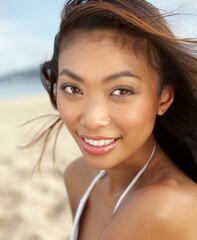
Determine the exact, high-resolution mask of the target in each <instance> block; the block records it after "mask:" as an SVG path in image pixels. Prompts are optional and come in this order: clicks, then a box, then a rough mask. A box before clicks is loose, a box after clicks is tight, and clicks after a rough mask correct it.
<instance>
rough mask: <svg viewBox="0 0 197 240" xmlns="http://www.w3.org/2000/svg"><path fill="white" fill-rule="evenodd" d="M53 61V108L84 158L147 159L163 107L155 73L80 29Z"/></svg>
mask: <svg viewBox="0 0 197 240" xmlns="http://www.w3.org/2000/svg"><path fill="white" fill-rule="evenodd" d="M111 35H112V34H111ZM58 60H59V66H58V67H59V69H58V72H59V77H58V91H57V105H58V110H59V113H60V116H61V118H62V120H63V121H64V122H65V124H66V126H67V128H68V130H69V131H70V133H71V134H72V136H73V138H74V139H75V141H76V142H77V144H78V146H79V148H80V149H81V151H82V154H83V156H84V158H85V159H86V161H87V162H88V163H90V164H91V165H92V166H94V167H96V168H99V169H110V168H115V167H117V166H119V167H120V166H128V165H129V164H133V163H134V161H135V158H137V156H138V157H144V158H146V159H147V157H148V156H147V155H148V154H150V151H151V150H152V147H153V143H154V139H153V137H152V131H153V127H154V124H155V118H156V115H157V114H161V112H162V111H163V110H162V109H163V108H162V106H163V105H162V103H161V101H162V100H161V99H163V98H162V97H161V96H159V94H158V93H159V79H158V75H157V74H156V73H155V72H154V71H152V72H151V71H150V69H148V67H147V65H146V64H145V61H143V60H142V59H140V58H137V57H136V56H135V55H134V54H133V52H132V49H129V48H122V47H121V46H120V45H118V44H117V43H116V44H115V43H114V41H113V40H112V36H110V34H104V33H102V35H101V33H100V32H94V33H89V34H88V35H85V34H84V35H83V34H81V35H80V36H78V39H74V41H72V43H71V42H70V44H68V45H67V46H65V47H64V48H63V50H62V51H61V53H60V55H59V59H58Z"/></svg>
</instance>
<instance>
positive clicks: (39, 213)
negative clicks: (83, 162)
mask: <svg viewBox="0 0 197 240" xmlns="http://www.w3.org/2000/svg"><path fill="white" fill-rule="evenodd" d="M0 112H1V117H0V161H1V164H0V174H1V181H0V202H1V207H0V240H27V239H28V240H67V239H69V235H70V229H71V224H72V219H71V215H70V209H69V206H68V201H67V195H66V191H65V187H64V184H63V179H62V174H63V171H64V169H65V167H66V165H67V164H68V163H69V162H70V161H71V160H72V159H74V158H76V157H78V156H79V155H80V152H79V150H78V148H77V146H76V145H75V143H74V141H73V140H72V138H71V137H70V135H69V134H68V132H67V130H66V128H65V127H64V128H63V129H62V131H61V134H60V137H59V141H58V147H57V170H56V175H54V172H53V164H52V157H51V156H52V152H51V147H49V148H48V149H47V151H46V154H45V156H44V158H43V164H42V172H41V175H40V174H39V173H38V172H35V173H34V174H33V176H32V175H31V171H32V168H33V166H34V164H35V163H36V161H37V159H38V156H39V152H40V146H37V147H32V148H28V149H19V148H18V147H17V146H18V145H22V144H24V143H26V141H27V139H28V138H29V135H28V136H26V137H25V135H26V133H27V131H28V128H29V126H26V127H19V125H21V124H22V123H24V122H26V121H28V120H30V119H32V118H35V117H37V116H40V115H45V114H54V113H56V112H55V111H54V110H53V108H52V107H51V105H50V102H49V99H48V96H47V95H45V94H38V95H31V96H24V97H18V98H15V99H9V100H0ZM35 123H36V124H35V126H36V127H34V128H32V132H31V134H33V132H34V131H35V129H38V128H39V126H41V125H40V124H41V123H40V122H38V121H37V122H35ZM31 134H30V136H31Z"/></svg>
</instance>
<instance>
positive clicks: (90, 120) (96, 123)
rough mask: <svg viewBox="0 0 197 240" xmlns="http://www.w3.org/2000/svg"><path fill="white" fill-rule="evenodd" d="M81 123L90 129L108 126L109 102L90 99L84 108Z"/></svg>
mask: <svg viewBox="0 0 197 240" xmlns="http://www.w3.org/2000/svg"><path fill="white" fill-rule="evenodd" d="M80 123H81V124H82V125H83V126H84V127H85V128H86V129H89V130H96V129H98V128H102V127H107V126H108V125H109V124H110V117H109V111H108V108H107V104H105V103H103V102H95V101H88V102H87V103H86V104H85V106H84V108H83V110H82V114H81V116H80Z"/></svg>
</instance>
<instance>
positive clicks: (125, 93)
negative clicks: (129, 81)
mask: <svg viewBox="0 0 197 240" xmlns="http://www.w3.org/2000/svg"><path fill="white" fill-rule="evenodd" d="M116 91H118V93H119V94H114V93H115V92H116ZM122 93H123V94H122ZM133 94H134V91H133V89H131V88H128V87H119V88H116V89H115V90H114V91H113V92H112V93H111V95H112V96H114V97H120V98H126V97H129V96H131V95H133Z"/></svg>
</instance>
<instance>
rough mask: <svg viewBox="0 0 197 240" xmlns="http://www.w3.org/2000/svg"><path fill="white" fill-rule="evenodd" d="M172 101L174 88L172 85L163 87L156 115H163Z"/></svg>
mask: <svg viewBox="0 0 197 240" xmlns="http://www.w3.org/2000/svg"><path fill="white" fill-rule="evenodd" d="M173 101H174V88H173V86H172V85H168V86H165V87H164V88H163V89H162V92H161V94H160V97H159V105H158V110H157V115H159V116H161V115H163V114H164V113H165V112H166V111H167V110H168V108H169V107H170V106H171V104H172V103H173Z"/></svg>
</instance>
